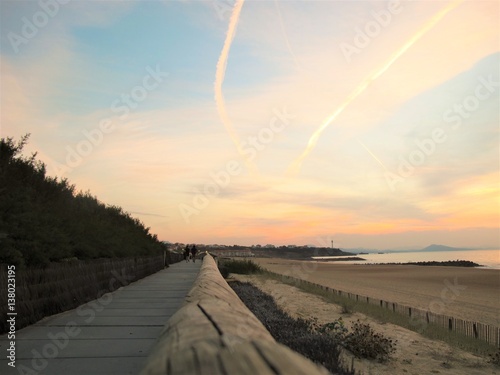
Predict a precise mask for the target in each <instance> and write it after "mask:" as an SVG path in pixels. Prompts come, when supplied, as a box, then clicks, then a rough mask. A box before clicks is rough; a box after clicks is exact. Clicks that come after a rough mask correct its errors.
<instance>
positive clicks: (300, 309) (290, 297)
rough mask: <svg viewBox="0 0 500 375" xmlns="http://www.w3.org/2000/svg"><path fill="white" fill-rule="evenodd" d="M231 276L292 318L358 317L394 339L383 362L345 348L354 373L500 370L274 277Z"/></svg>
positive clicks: (461, 374)
mask: <svg viewBox="0 0 500 375" xmlns="http://www.w3.org/2000/svg"><path fill="white" fill-rule="evenodd" d="M230 279H233V280H234V279H236V280H239V281H243V282H251V283H252V284H254V285H255V286H257V287H258V288H259V289H261V290H262V291H264V292H265V293H268V294H270V295H271V296H273V297H274V299H275V301H276V303H277V304H278V306H279V307H280V308H281V309H283V310H284V311H286V312H287V313H288V315H290V316H291V317H293V318H296V319H297V318H303V319H308V320H309V319H315V320H316V321H317V323H318V324H320V325H322V324H326V323H330V322H332V321H334V320H336V319H339V318H342V320H343V321H344V322H345V324H346V327H348V328H350V327H351V324H352V322H355V321H357V320H358V319H359V320H360V321H361V322H363V323H367V324H370V326H371V327H372V328H373V329H374V331H375V332H377V333H381V334H383V335H384V336H385V337H387V338H390V339H393V340H397V342H396V352H395V353H393V355H392V356H391V359H390V360H389V361H388V362H386V363H378V362H377V361H373V360H372V361H369V360H367V359H358V358H354V357H353V356H352V355H351V354H350V353H348V352H347V351H344V352H343V355H342V356H341V359H342V361H343V362H344V363H345V364H346V365H347V366H348V367H349V366H350V365H351V364H353V365H354V368H355V370H356V374H363V375H370V374H380V375H382V374H384V375H385V374H387V375H393V374H408V375H421V374H442V375H485V374H491V375H493V374H498V373H499V371H498V367H496V366H495V365H493V364H491V363H488V358H484V357H480V356H477V355H474V354H471V353H468V352H465V351H463V350H460V349H457V348H453V347H450V346H449V345H448V344H446V343H444V342H442V341H439V340H430V339H428V338H425V337H423V336H421V335H419V334H418V333H416V332H413V331H410V330H408V329H405V328H402V327H399V326H397V325H394V324H390V323H383V322H380V321H377V320H376V319H373V318H370V317H367V316H365V315H363V314H360V313H351V314H344V313H342V308H341V307H340V306H338V305H335V304H332V303H328V302H326V301H325V300H324V299H323V298H321V297H319V296H316V295H314V294H309V293H305V292H303V291H301V290H299V289H297V288H295V287H293V286H290V285H287V284H283V283H280V282H279V281H277V280H274V279H267V278H265V277H263V276H261V275H233V274H231V277H230ZM325 350H328V348H325Z"/></svg>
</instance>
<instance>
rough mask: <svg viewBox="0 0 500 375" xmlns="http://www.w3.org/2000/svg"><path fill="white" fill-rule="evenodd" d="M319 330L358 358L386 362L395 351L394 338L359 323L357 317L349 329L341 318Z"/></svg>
mask: <svg viewBox="0 0 500 375" xmlns="http://www.w3.org/2000/svg"><path fill="white" fill-rule="evenodd" d="M319 331H320V332H325V333H328V334H330V335H331V336H332V337H334V338H335V339H336V340H337V341H338V342H339V343H340V344H341V345H342V346H343V347H345V348H346V349H347V350H349V351H350V352H351V353H353V354H354V355H355V356H357V357H359V358H367V359H376V360H378V361H379V362H386V361H387V360H388V359H389V358H390V356H391V354H392V353H394V352H395V351H396V340H391V339H389V338H387V337H385V336H384V335H382V334H381V333H376V332H375V331H374V330H373V328H372V327H371V326H370V325H369V324H367V323H361V322H360V321H359V319H358V320H357V321H356V322H354V323H353V324H352V327H351V331H349V330H348V329H347V328H346V327H345V326H344V322H343V321H342V318H340V319H338V320H335V321H334V322H331V323H327V324H324V325H323V326H321V327H320V328H319Z"/></svg>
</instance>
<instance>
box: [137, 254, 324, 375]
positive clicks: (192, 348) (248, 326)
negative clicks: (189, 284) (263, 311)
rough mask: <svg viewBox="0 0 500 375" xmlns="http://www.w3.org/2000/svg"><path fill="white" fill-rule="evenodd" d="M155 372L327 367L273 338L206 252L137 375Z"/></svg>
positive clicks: (262, 374) (308, 372) (307, 371)
mask: <svg viewBox="0 0 500 375" xmlns="http://www.w3.org/2000/svg"><path fill="white" fill-rule="evenodd" d="M283 329H286V327H283ZM160 374H172V375H176V374H179V375H181V374H182V375H184V374H238V375H245V374H248V375H256V374H259V375H266V374H273V375H276V374H287V375H289V374H290V375H293V374H304V375H315V374H328V371H327V370H326V369H324V368H323V367H320V366H318V365H316V364H314V363H313V362H311V361H309V360H308V359H306V358H304V357H302V356H301V355H299V354H298V353H296V352H294V351H292V350H290V349H289V348H287V347H285V346H283V345H281V344H278V343H277V342H276V341H275V340H274V339H273V338H272V336H271V335H270V333H269V332H268V331H267V330H266V328H265V327H264V326H263V325H262V323H261V322H260V321H259V320H258V319H257V318H256V317H255V316H254V315H253V314H252V313H251V312H250V311H249V310H248V309H247V307H246V306H245V305H244V304H243V302H241V300H240V299H239V298H238V296H237V295H236V293H235V292H234V291H233V290H232V289H231V287H230V286H229V285H228V284H227V282H226V281H225V280H224V279H223V278H222V276H221V274H220V272H219V270H218V268H217V265H216V263H215V261H214V259H213V258H212V256H210V255H209V254H207V255H205V257H204V260H203V265H202V267H201V270H200V274H199V276H198V278H197V280H196V281H195V283H194V286H193V288H192V289H191V291H190V292H189V294H188V296H187V297H186V301H185V303H184V305H183V306H182V307H181V308H180V309H179V311H177V312H176V313H175V314H174V315H173V316H172V317H171V318H170V320H169V321H168V322H167V324H166V326H165V328H164V330H163V332H162V334H161V336H160V338H159V340H158V342H157V343H156V345H155V347H154V349H153V351H152V353H151V355H150V357H149V358H148V361H147V364H146V366H145V368H144V370H143V371H142V375H160Z"/></svg>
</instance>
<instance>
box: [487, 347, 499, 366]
mask: <svg viewBox="0 0 500 375" xmlns="http://www.w3.org/2000/svg"><path fill="white" fill-rule="evenodd" d="M489 357H490V360H489V361H488V362H489V363H493V364H494V365H497V366H500V348H499V349H498V350H497V352H496V353H495V354H490V355H489Z"/></svg>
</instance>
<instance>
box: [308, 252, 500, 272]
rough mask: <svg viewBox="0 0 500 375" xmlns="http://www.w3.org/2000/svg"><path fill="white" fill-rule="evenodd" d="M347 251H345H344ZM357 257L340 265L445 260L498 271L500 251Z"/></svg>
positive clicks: (387, 254) (365, 255)
mask: <svg viewBox="0 0 500 375" xmlns="http://www.w3.org/2000/svg"><path fill="white" fill-rule="evenodd" d="M346 251H347V250H346ZM381 253H382V254H380V253H368V254H359V255H357V256H358V257H360V258H363V259H366V260H363V261H360V260H347V261H342V262H341V263H342V264H367V263H370V264H380V263H408V262H428V261H438V262H439V261H447V260H470V261H472V262H475V263H478V264H480V265H481V266H483V267H479V268H485V269H500V249H489V250H456V251H427V252H426V251H404V252H397V253H396V252H394V253H393V252H381ZM313 258H314V259H317V260H319V259H333V258H343V257H338V256H331V257H313Z"/></svg>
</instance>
